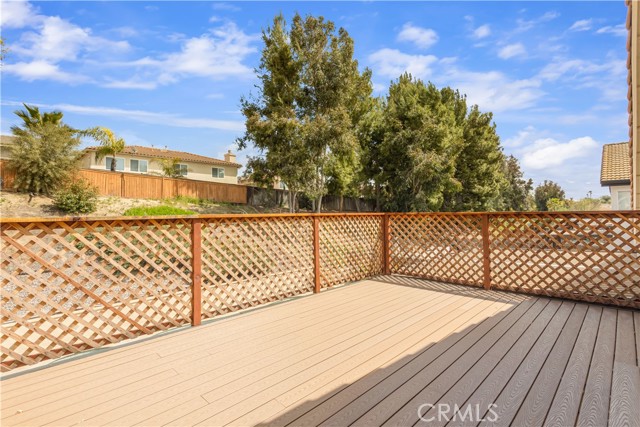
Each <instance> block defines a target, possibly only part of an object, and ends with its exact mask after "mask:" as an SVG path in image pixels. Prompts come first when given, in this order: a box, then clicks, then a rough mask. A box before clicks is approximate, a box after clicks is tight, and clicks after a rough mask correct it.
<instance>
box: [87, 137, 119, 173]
mask: <svg viewBox="0 0 640 427" xmlns="http://www.w3.org/2000/svg"><path fill="white" fill-rule="evenodd" d="M84 133H85V134H87V135H89V136H91V137H93V138H94V139H95V140H96V141H98V143H100V146H99V147H98V149H97V150H96V161H100V160H102V159H104V158H105V157H107V156H110V157H113V158H114V159H115V157H116V155H118V154H119V153H121V152H122V150H124V147H125V141H124V139H123V138H118V137H117V136H116V135H115V134H114V133H113V131H112V130H111V129H109V128H106V127H95V128H91V129H88V130H86V131H84ZM115 171H116V162H115V160H114V161H112V162H111V172H115Z"/></svg>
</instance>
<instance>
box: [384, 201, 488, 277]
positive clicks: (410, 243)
mask: <svg viewBox="0 0 640 427" xmlns="http://www.w3.org/2000/svg"><path fill="white" fill-rule="evenodd" d="M390 252H391V255H390V256H391V261H390V263H391V265H390V270H391V273H398V274H406V275H410V276H417V277H422V278H426V279H431V280H441V281H444V282H452V283H460V284H464V285H472V286H482V285H483V277H484V275H483V251H482V224H481V217H480V216H478V215H473V214H472V215H469V214H456V215H448V214H391V216H390Z"/></svg>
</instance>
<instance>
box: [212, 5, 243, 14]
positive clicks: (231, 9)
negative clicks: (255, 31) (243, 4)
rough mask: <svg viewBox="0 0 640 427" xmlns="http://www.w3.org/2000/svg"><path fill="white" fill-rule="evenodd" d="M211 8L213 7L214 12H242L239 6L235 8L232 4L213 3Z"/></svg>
mask: <svg viewBox="0 0 640 427" xmlns="http://www.w3.org/2000/svg"><path fill="white" fill-rule="evenodd" d="M211 7H213V9H214V10H226V11H229V12H238V11H240V10H242V9H240V8H239V7H238V6H235V5H233V4H231V3H213V5H211Z"/></svg>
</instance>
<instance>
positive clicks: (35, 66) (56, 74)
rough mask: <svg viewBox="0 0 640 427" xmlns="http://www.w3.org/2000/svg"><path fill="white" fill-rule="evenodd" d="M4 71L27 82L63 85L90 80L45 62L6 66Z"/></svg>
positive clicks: (17, 63) (19, 63) (38, 61)
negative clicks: (46, 82)
mask: <svg viewBox="0 0 640 427" xmlns="http://www.w3.org/2000/svg"><path fill="white" fill-rule="evenodd" d="M2 70H3V71H4V72H6V73H9V74H14V75H16V76H18V77H19V78H20V79H21V80H25V81H27V82H32V81H34V80H54V81H58V82H62V83H69V84H80V83H86V82H87V81H88V80H89V79H88V78H87V77H85V76H81V75H76V74H72V73H67V72H65V71H62V70H61V69H60V67H59V66H58V65H56V64H52V63H50V62H47V61H44V60H34V61H31V62H16V63H12V64H5V65H4V66H3V69H2Z"/></svg>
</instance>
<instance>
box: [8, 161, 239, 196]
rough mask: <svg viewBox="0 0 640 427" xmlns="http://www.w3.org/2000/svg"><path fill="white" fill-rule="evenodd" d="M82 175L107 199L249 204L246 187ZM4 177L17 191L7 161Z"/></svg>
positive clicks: (86, 171) (107, 173)
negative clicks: (189, 199) (185, 199)
mask: <svg viewBox="0 0 640 427" xmlns="http://www.w3.org/2000/svg"><path fill="white" fill-rule="evenodd" d="M78 176H79V177H80V178H83V179H86V180H87V181H88V182H89V183H90V184H91V185H93V186H95V187H97V188H98V193H99V194H101V195H103V196H115V197H124V198H130V199H171V198H174V197H179V196H186V197H196V198H199V199H206V200H213V201H216V202H224V203H241V204H246V203H247V187H246V186H244V185H237V184H226V183H221V182H209V181H196V180H190V179H174V178H165V177H161V176H152V175H141V174H136V173H127V172H111V171H103V170H96V169H80V170H79V171H78ZM0 178H2V188H3V189H5V190H10V189H13V183H14V181H15V172H14V171H12V170H10V169H8V168H7V167H6V163H5V162H4V161H3V162H0Z"/></svg>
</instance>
